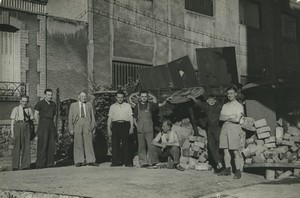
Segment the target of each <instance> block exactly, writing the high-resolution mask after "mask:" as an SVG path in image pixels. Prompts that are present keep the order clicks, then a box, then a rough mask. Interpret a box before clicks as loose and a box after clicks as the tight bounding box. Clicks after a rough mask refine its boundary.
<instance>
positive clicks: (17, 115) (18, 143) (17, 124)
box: [10, 95, 33, 171]
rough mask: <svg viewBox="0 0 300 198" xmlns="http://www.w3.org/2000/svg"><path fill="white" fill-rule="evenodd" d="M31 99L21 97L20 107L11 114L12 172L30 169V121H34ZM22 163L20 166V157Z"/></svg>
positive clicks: (24, 96)
mask: <svg viewBox="0 0 300 198" xmlns="http://www.w3.org/2000/svg"><path fill="white" fill-rule="evenodd" d="M28 101H29V97H28V96H26V95H23V96H21V98H20V105H19V106H17V107H15V108H14V109H13V111H12V113H11V116H10V118H11V138H12V139H13V140H14V150H13V160H12V170H14V171H15V170H19V169H20V167H21V169H22V170H25V169H30V164H31V159H30V130H29V121H30V120H33V113H32V110H31V109H30V108H29V107H28V106H27V104H28ZM21 153H22V158H21V159H22V162H21V166H20V156H21Z"/></svg>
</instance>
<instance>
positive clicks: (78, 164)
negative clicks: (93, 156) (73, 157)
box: [75, 162, 83, 167]
mask: <svg viewBox="0 0 300 198" xmlns="http://www.w3.org/2000/svg"><path fill="white" fill-rule="evenodd" d="M75 166H76V167H80V166H83V163H81V162H78V163H77V164H75Z"/></svg>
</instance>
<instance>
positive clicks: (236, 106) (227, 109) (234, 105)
mask: <svg viewBox="0 0 300 198" xmlns="http://www.w3.org/2000/svg"><path fill="white" fill-rule="evenodd" d="M221 115H226V116H230V115H237V116H241V115H244V107H243V105H242V104H241V103H239V102H238V101H237V100H234V101H230V102H227V103H226V104H224V105H223V107H222V110H221Z"/></svg>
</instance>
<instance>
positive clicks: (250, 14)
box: [239, 0, 261, 29]
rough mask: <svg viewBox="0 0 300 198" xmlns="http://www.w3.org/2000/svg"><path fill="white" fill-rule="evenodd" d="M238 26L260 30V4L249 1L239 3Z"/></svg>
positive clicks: (242, 0)
mask: <svg viewBox="0 0 300 198" xmlns="http://www.w3.org/2000/svg"><path fill="white" fill-rule="evenodd" d="M239 8H240V9H239V11H240V24H243V25H246V26H248V27H253V28H257V29H260V28H261V24H260V23H261V19H260V18H261V14H260V4H259V3H258V2H255V1H250V0H240V1H239Z"/></svg>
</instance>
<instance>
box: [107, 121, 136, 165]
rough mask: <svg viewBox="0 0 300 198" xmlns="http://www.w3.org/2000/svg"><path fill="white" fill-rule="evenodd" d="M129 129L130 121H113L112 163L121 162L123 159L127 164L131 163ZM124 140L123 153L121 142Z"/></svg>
mask: <svg viewBox="0 0 300 198" xmlns="http://www.w3.org/2000/svg"><path fill="white" fill-rule="evenodd" d="M129 129H130V122H113V123H112V140H111V142H112V164H119V163H120V159H123V161H124V164H125V165H129V164H131V162H130V160H129ZM121 142H122V151H123V154H122V155H121V149H120V143H121Z"/></svg>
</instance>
